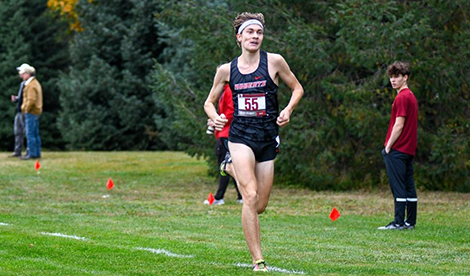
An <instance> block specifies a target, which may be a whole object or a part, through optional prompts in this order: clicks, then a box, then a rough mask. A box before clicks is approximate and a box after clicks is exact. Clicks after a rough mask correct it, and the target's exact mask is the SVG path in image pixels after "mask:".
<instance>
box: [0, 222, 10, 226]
mask: <svg viewBox="0 0 470 276" xmlns="http://www.w3.org/2000/svg"><path fill="white" fill-rule="evenodd" d="M0 225H2V226H8V225H11V224H9V223H5V222H0Z"/></svg>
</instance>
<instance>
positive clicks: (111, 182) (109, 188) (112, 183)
mask: <svg viewBox="0 0 470 276" xmlns="http://www.w3.org/2000/svg"><path fill="white" fill-rule="evenodd" d="M106 187H107V188H108V190H111V189H112V188H113V187H114V182H113V180H112V179H111V177H110V178H109V179H108V183H106Z"/></svg>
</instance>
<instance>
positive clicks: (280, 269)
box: [235, 263, 305, 275]
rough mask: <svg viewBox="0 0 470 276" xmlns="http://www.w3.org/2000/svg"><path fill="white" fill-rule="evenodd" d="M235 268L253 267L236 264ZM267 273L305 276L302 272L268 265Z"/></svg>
mask: <svg viewBox="0 0 470 276" xmlns="http://www.w3.org/2000/svg"><path fill="white" fill-rule="evenodd" d="M235 266H238V267H253V265H251V264H242V263H236V264H235ZM268 271H274V272H281V273H288V274H301V275H304V274H305V272H303V271H298V270H288V269H284V268H279V267H275V266H270V265H268Z"/></svg>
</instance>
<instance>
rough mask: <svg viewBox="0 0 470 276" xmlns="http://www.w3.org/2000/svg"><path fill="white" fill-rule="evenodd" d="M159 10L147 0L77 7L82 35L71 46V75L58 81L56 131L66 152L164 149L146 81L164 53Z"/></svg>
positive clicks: (87, 2) (85, 2)
mask: <svg viewBox="0 0 470 276" xmlns="http://www.w3.org/2000/svg"><path fill="white" fill-rule="evenodd" d="M157 8H158V1H150V0H149V1H138V0H133V1H124V0H122V1H92V2H91V3H90V2H89V1H81V2H80V3H79V4H78V6H77V12H78V15H79V20H80V22H81V23H82V27H83V32H79V33H77V34H76V35H75V37H74V40H73V42H72V45H71V52H70V54H71V57H72V66H71V70H70V73H69V74H67V75H63V76H61V79H60V82H61V83H63V85H62V86H61V92H62V93H61V103H62V107H63V109H62V112H61V115H60V129H61V132H62V134H63V136H64V139H65V140H66V141H67V142H68V145H69V147H70V148H74V149H88V150H121V149H151V148H164V145H163V144H162V143H161V142H160V139H159V137H158V133H157V131H156V126H155V123H154V120H153V116H154V114H155V112H156V108H155V104H154V101H153V100H152V93H151V89H150V78H149V77H148V76H149V72H150V71H151V70H152V65H153V63H154V61H153V59H154V58H156V57H157V56H158V55H159V53H160V52H161V48H162V46H161V45H160V44H159V43H158V37H157V31H156V29H155V26H154V25H155V22H154V17H153V13H154V12H155V11H156V10H157Z"/></svg>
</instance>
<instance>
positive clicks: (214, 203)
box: [204, 198, 225, 205]
mask: <svg viewBox="0 0 470 276" xmlns="http://www.w3.org/2000/svg"><path fill="white" fill-rule="evenodd" d="M204 204H205V205H210V204H209V200H207V199H206V200H204ZM224 204H225V200H224V199H223V198H222V199H215V200H214V202H212V205H224Z"/></svg>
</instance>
